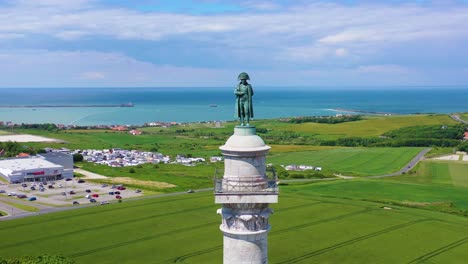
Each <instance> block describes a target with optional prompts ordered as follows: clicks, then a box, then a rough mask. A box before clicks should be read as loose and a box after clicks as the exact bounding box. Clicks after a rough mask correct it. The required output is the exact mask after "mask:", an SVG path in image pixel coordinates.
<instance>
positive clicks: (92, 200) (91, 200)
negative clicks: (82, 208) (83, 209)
mask: <svg viewBox="0 0 468 264" xmlns="http://www.w3.org/2000/svg"><path fill="white" fill-rule="evenodd" d="M89 202H90V203H95V202H97V201H96V199H89Z"/></svg>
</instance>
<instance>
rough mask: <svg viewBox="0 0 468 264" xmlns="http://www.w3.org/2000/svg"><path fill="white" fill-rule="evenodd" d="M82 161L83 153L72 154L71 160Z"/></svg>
mask: <svg viewBox="0 0 468 264" xmlns="http://www.w3.org/2000/svg"><path fill="white" fill-rule="evenodd" d="M81 161H83V155H81V154H80V153H76V154H73V162H81Z"/></svg>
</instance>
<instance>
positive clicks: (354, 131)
mask: <svg viewBox="0 0 468 264" xmlns="http://www.w3.org/2000/svg"><path fill="white" fill-rule="evenodd" d="M437 124H457V122H456V121H454V120H452V119H451V118H450V117H448V116H447V115H408V116H393V117H384V116H378V117H365V119H364V120H361V121H356V122H346V123H340V124H318V123H304V124H299V125H293V124H289V126H290V129H293V130H294V131H296V132H302V133H314V134H316V135H317V136H319V137H320V138H325V139H330V138H338V137H343V136H354V137H367V136H380V135H382V134H383V133H384V132H387V131H390V130H394V129H398V128H402V127H408V126H414V125H437ZM292 126H294V128H292Z"/></svg>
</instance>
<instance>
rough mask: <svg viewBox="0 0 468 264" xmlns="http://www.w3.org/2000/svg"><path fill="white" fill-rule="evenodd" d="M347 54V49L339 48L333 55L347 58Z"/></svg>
mask: <svg viewBox="0 0 468 264" xmlns="http://www.w3.org/2000/svg"><path fill="white" fill-rule="evenodd" d="M348 54H349V52H348V50H347V49H344V48H339V49H336V50H335V55H336V56H338V57H346V56H348Z"/></svg>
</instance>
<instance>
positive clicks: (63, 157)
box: [37, 152, 73, 178]
mask: <svg viewBox="0 0 468 264" xmlns="http://www.w3.org/2000/svg"><path fill="white" fill-rule="evenodd" d="M37 156H39V157H42V158H44V159H45V160H47V161H50V162H52V163H54V164H57V165H62V166H63V173H62V177H63V178H73V156H72V155H71V154H68V153H63V152H48V153H40V154H37Z"/></svg>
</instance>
